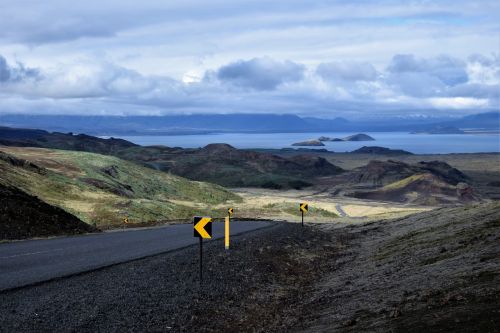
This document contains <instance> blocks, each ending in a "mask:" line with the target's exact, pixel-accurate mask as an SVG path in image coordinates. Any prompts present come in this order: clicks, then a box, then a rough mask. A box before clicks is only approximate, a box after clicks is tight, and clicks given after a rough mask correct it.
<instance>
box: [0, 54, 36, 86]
mask: <svg viewBox="0 0 500 333" xmlns="http://www.w3.org/2000/svg"><path fill="white" fill-rule="evenodd" d="M39 75H40V73H39V71H38V69H35V68H27V67H25V66H24V64H22V63H17V65H16V66H11V65H9V64H8V63H7V60H6V59H5V58H4V57H3V56H2V55H0V83H2V82H4V83H6V82H19V81H23V80H26V79H36V78H39Z"/></svg>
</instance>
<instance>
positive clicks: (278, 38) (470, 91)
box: [0, 0, 500, 119]
mask: <svg viewBox="0 0 500 333" xmlns="http://www.w3.org/2000/svg"><path fill="white" fill-rule="evenodd" d="M495 110H500V1H498V0H495V1H487V0H486V1H464V0H454V1H448V0H443V1H427V0H422V1H395V0H393V1H368V0H365V1H319V0H318V1H316V0H309V1H305V0H302V1H298V0H273V1H269V0H266V1H263V0H233V1H220V0H212V1H202V0H197V1H195V0H183V1H165V0H158V1H149V0H143V1H128V0H108V1H106V0H99V1H94V0H87V1H78V2H71V3H70V2H68V1H66V0H47V1H38V0H33V1H24V0H15V1H10V0H0V114H6V113H16V114H77V115H168V114H197V113H279V114H297V115H300V116H314V117H327V118H334V117H345V118H351V119H355V118H377V117H410V118H412V117H414V118H420V117H448V116H450V117H459V116H464V115H468V114H474V113H480V112H487V111H495Z"/></svg>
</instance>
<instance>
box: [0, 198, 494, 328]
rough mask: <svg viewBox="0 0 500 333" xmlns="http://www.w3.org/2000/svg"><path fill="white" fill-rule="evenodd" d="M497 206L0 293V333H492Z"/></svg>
mask: <svg viewBox="0 0 500 333" xmlns="http://www.w3.org/2000/svg"><path fill="white" fill-rule="evenodd" d="M499 244H500V202H495V203H490V204H481V205H474V206H467V207H458V208H443V209H438V210H434V211H429V212H425V213H420V214H415V215H412V216H409V217H405V218H400V219H394V220H384V221H378V222H372V223H368V224H363V225H352V226H347V227H346V226H342V225H339V224H318V225H311V224H309V225H306V227H305V228H301V226H300V224H291V223H276V225H275V226H272V227H270V228H267V229H261V230H258V231H254V232H251V233H247V234H243V235H240V236H237V237H233V238H232V245H231V249H230V250H229V251H226V250H224V245H223V240H215V241H211V242H207V243H205V245H204V249H205V256H204V262H205V271H204V281H203V283H202V284H201V285H200V283H199V282H200V281H199V280H198V263H199V262H198V247H197V246H194V247H189V248H185V249H182V250H178V251H175V252H172V253H168V254H162V255H157V256H154V257H150V258H147V259H142V260H137V261H133V262H129V263H124V264H120V265H116V266H113V267H108V268H105V269H101V270H98V271H94V272H90V273H86V274H81V275H78V276H74V277H71V278H66V279H60V280H56V281H52V282H48V283H44V284H40V285H38V286H33V287H29V288H23V289H19V290H14V291H9V292H5V293H0V323H1V326H0V331H1V332H22V331H30V332H45V331H50V332H68V331H70V332H74V331H78V332H87V331H92V332H95V331H103V332H127V331H134V332H137V331H149V332H405V333H408V332H498V331H499V327H500V246H499Z"/></svg>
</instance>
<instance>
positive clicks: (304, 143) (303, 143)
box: [292, 140, 325, 147]
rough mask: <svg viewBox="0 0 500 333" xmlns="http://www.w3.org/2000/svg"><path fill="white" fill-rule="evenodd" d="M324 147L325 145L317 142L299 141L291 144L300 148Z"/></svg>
mask: <svg viewBox="0 0 500 333" xmlns="http://www.w3.org/2000/svg"><path fill="white" fill-rule="evenodd" d="M324 145H325V144H324V143H323V142H321V141H319V140H308V141H301V142H296V143H294V144H292V146H301V147H321V146H324Z"/></svg>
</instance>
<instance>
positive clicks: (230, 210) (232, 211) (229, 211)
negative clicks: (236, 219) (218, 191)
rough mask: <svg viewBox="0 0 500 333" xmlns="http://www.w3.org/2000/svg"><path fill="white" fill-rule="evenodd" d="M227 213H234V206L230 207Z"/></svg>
mask: <svg viewBox="0 0 500 333" xmlns="http://www.w3.org/2000/svg"><path fill="white" fill-rule="evenodd" d="M227 213H228V214H229V216H231V215H233V213H234V209H233V207H230V208H228V209H227Z"/></svg>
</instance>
